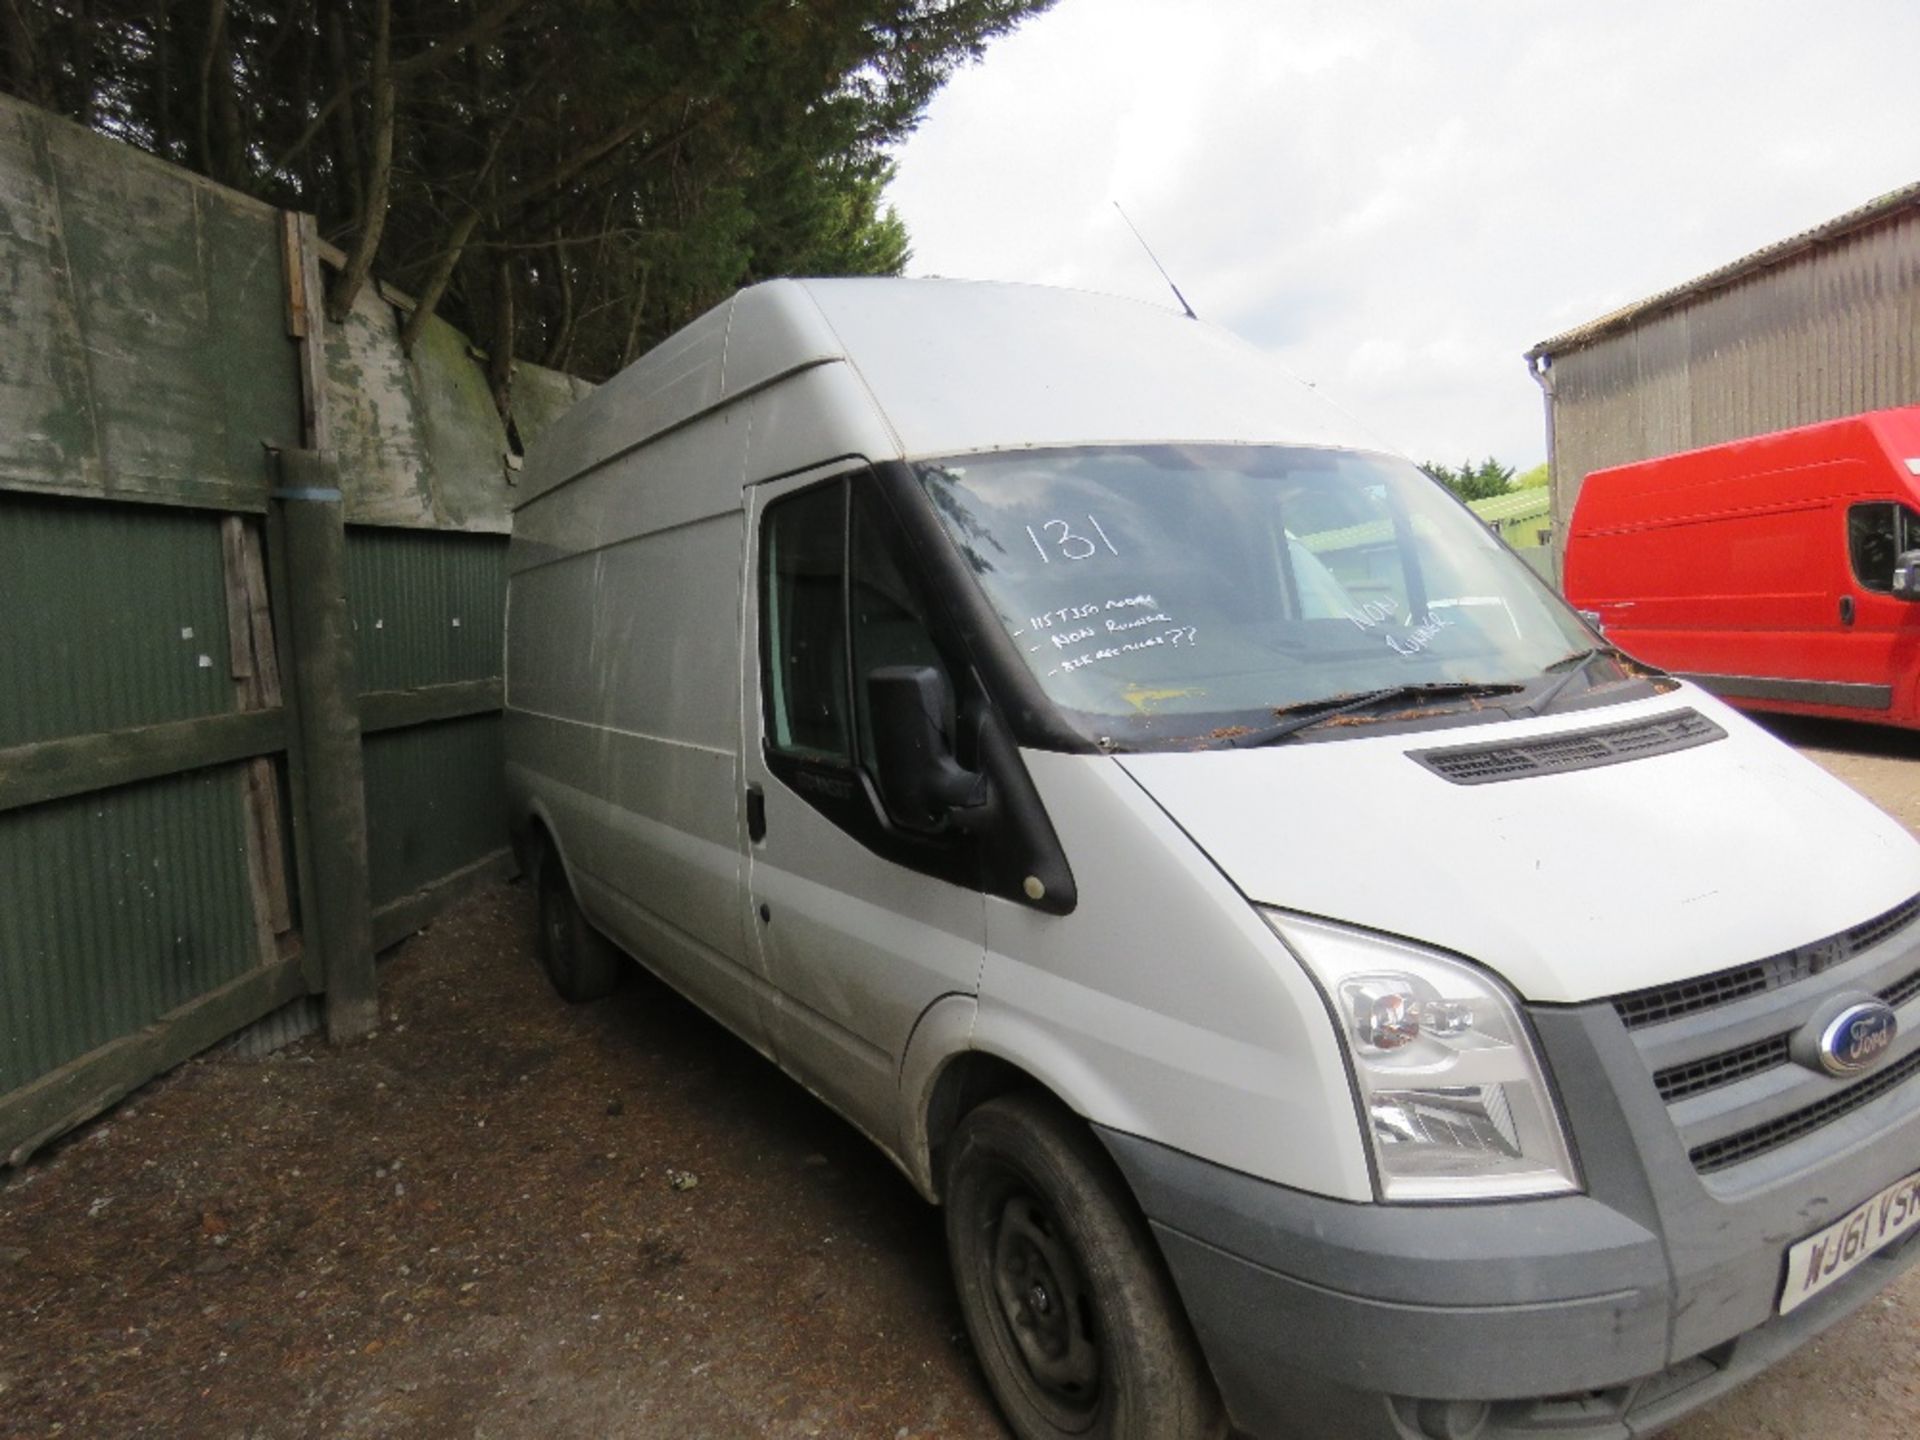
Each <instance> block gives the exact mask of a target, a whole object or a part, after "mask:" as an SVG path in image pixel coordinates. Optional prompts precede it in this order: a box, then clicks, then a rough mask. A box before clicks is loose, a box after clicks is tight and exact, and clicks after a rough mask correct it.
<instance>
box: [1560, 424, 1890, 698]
mask: <svg viewBox="0 0 1920 1440" xmlns="http://www.w3.org/2000/svg"><path fill="white" fill-rule="evenodd" d="M1915 458H1920V407H1910V408H1908V409H1906V410H1894V411H1883V412H1879V413H1877V414H1873V415H1865V416H1856V417H1853V418H1850V419H1846V420H1838V421H1832V422H1828V423H1825V424H1820V425H1809V426H1804V427H1801V428H1799V429H1796V430H1789V431H1782V432H1780V433H1778V434H1775V435H1766V436H1761V437H1758V438H1756V439H1751V440H1743V441H1737V442H1734V443H1731V444H1727V445H1718V446H1710V447H1707V448H1705V449H1701V450H1695V451H1689V452H1687V453H1684V454H1680V455H1673V456H1667V457H1664V458H1662V459H1659V460H1650V461H1645V462H1642V463H1640V464H1635V465H1625V466H1620V467H1618V468H1617V469H1613V470H1604V471H1598V472H1596V473H1595V474H1593V475H1591V476H1589V477H1588V478H1587V482H1586V484H1585V486H1584V487H1583V488H1582V491H1581V497H1580V502H1579V505H1578V508H1577V509H1576V511H1575V514H1574V518H1573V523H1572V526H1571V529H1570V535H1569V540H1568V548H1567V560H1566V566H1565V588H1566V593H1567V596H1568V598H1569V599H1571V600H1572V601H1573V603H1574V604H1576V605H1578V606H1580V607H1581V608H1583V609H1587V610H1591V611H1593V612H1595V613H1597V614H1598V615H1599V616H1600V619H1601V623H1602V624H1603V626H1604V627H1605V629H1606V632H1607V635H1608V637H1609V638H1610V639H1611V640H1613V641H1614V643H1616V644H1618V645H1620V646H1621V647H1622V648H1623V649H1625V650H1627V651H1628V652H1629V653H1631V654H1634V655H1637V656H1639V657H1640V658H1641V659H1643V660H1646V661H1648V662H1649V663H1651V664H1654V665H1658V666H1661V667H1662V668H1664V669H1668V670H1672V671H1675V672H1677V673H1680V674H1684V675H1687V676H1689V677H1692V678H1695V679H1698V680H1699V681H1700V682H1701V683H1702V684H1703V685H1705V686H1707V687H1708V688H1710V689H1712V690H1714V691H1716V692H1717V693H1719V694H1721V695H1723V696H1724V697H1726V698H1727V699H1729V700H1732V701H1734V702H1735V703H1737V704H1740V705H1743V706H1746V707H1748V708H1753V709H1761V710H1777V711H1785V712H1788V713H1795V714H1816V715H1836V716H1842V717H1846V718H1851V719H1875V720H1883V721H1893V722H1895V723H1900V724H1915V723H1920V709H1916V707H1915V703H1914V702H1915V694H1914V690H1915V679H1914V666H1915V664H1916V662H1920V606H1916V605H1913V604H1911V603H1909V602H1906V601H1901V600H1897V599H1895V598H1893V597H1892V596H1890V595H1887V594H1885V593H1884V592H1880V591H1876V590H1874V589H1871V588H1869V587H1868V586H1866V585H1864V584H1862V583H1861V581H1860V579H1859V577H1858V576H1857V575H1856V574H1855V573H1854V569H1853V566H1852V563H1851V560H1850V556H1849V549H1848V529H1847V517H1848V512H1849V510H1850V509H1851V508H1852V507H1854V506H1856V505H1860V504H1886V503H1893V504H1901V505H1906V506H1908V507H1909V508H1914V509H1920V500H1917V499H1916V494H1917V492H1920V475H1916V474H1915V472H1914V468H1913V467H1912V466H1909V465H1908V464H1907V463H1906V462H1907V460H1908V459H1915Z"/></svg>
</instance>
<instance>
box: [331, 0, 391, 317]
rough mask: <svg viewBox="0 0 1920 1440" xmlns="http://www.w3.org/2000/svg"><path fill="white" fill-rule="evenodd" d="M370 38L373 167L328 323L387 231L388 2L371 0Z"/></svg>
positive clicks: (341, 310) (350, 296)
mask: <svg viewBox="0 0 1920 1440" xmlns="http://www.w3.org/2000/svg"><path fill="white" fill-rule="evenodd" d="M373 14H374V22H373V24H374V37H373V157H372V160H373V163H372V165H371V167H370V168H369V170H368V172H367V190H366V202H365V203H364V204H363V205H362V206H361V210H360V233H359V235H358V236H356V237H355V239H354V243H353V251H352V253H351V254H349V255H348V257H347V268H346V269H345V270H344V271H342V272H341V274H340V278H339V279H338V280H336V281H335V282H334V285H333V291H332V293H331V294H329V295H328V297H327V308H328V310H329V311H330V312H331V313H332V315H333V318H334V319H335V320H336V321H338V320H344V319H346V318H347V316H348V315H349V314H351V313H352V311H353V302H354V300H355V299H356V298H357V297H358V296H359V294H360V289H361V287H362V286H364V285H365V284H366V283H367V277H368V276H369V275H371V274H372V273H373V258H374V256H375V255H377V254H378V253H379V251H380V237H381V235H382V234H384V233H385V231H386V228H387V203H388V200H389V199H390V198H391V195H392V190H393V124H394V84H393V74H392V68H391V67H390V66H389V65H388V63H387V61H388V58H389V56H390V54H391V50H392V40H393V0H375V4H374V12H373Z"/></svg>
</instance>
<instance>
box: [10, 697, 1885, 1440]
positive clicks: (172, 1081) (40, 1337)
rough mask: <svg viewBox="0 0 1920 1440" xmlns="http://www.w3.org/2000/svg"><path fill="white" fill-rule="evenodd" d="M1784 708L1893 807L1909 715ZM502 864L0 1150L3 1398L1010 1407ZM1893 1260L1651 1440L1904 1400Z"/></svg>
mask: <svg viewBox="0 0 1920 1440" xmlns="http://www.w3.org/2000/svg"><path fill="white" fill-rule="evenodd" d="M1780 728H1781V731H1782V733H1783V734H1785V735H1787V737H1788V738H1790V739H1792V740H1793V741H1794V742H1795V743H1797V744H1799V745H1801V746H1802V747H1803V748H1805V749H1806V750H1807V751H1808V753H1809V754H1811V755H1813V756H1814V758H1815V759H1817V760H1818V761H1820V763H1822V764H1824V765H1826V766H1827V767H1828V768H1829V769H1831V770H1833V771H1834V772H1835V773H1836V774H1839V775H1841V776H1842V777H1843V778H1845V779H1847V780H1848V781H1849V782H1850V783H1852V784H1854V785H1856V786H1859V787H1860V788H1862V789H1864V790H1866V791H1867V793H1869V794H1870V795H1872V796H1873V797H1874V798H1875V799H1876V800H1878V801H1879V803H1881V804H1882V805H1883V806H1885V807H1886V808H1887V809H1889V810H1890V811H1892V812H1893V813H1894V814H1896V815H1898V816H1899V817H1900V818H1901V819H1902V820H1904V821H1905V822H1906V823H1907V824H1908V825H1910V826H1915V827H1916V828H1920V736H1905V735H1897V734H1890V733H1887V732H1879V731H1873V730H1869V729H1865V728H1863V727H1842V726H1834V725H1826V726H1821V725H1813V724H1798V723H1796V724H1794V725H1792V726H1788V725H1784V724H1783V725H1782V726H1781V727H1780ZM532 944H533V934H532V925H531V906H530V903H529V900H528V897H527V895H526V892H525V891H524V889H522V888H520V887H516V886H497V887H495V888H493V889H490V890H487V891H485V892H483V893H482V894H480V895H479V896H477V897H476V898H475V899H474V900H472V901H471V902H469V903H467V904H465V905H463V906H461V907H460V908H459V909H458V910H456V911H454V912H453V913H451V914H449V915H448V916H446V917H445V918H444V919H442V920H441V921H440V922H439V923H437V924H436V925H435V926H434V927H433V928H432V929H431V930H429V931H428V932H426V933H425V934H423V935H421V936H418V937H416V938H415V939H413V940H411V941H409V942H407V943H406V944H405V945H404V946H402V947H400V948H399V949H398V950H397V951H396V952H394V953H393V955H392V956H391V957H390V958H389V959H388V961H387V962H386V965H385V968H384V970H383V974H382V994H383V999H384V1008H385V1010H386V1013H387V1023H386V1024H385V1025H384V1027H383V1028H382V1030H381V1032H380V1033H379V1035H378V1036H377V1037H375V1038H374V1039H373V1040H371V1041H369V1042H366V1043H364V1044H361V1045H357V1046H353V1047H350V1048H347V1049H344V1050H333V1049H329V1048H328V1047H326V1046H324V1045H322V1044H319V1043H317V1042H309V1043H306V1044H302V1045H298V1046H294V1047H291V1048H290V1049H288V1050H285V1051H282V1052H281V1053H280V1054H278V1055H276V1056H273V1057H270V1058H268V1059H265V1060H243V1059H239V1058H236V1057H234V1056H231V1055H214V1056H208V1057H203V1058H202V1059H200V1060H198V1061H195V1062H193V1063H191V1064H189V1065H186V1066H183V1067H182V1068H181V1069H179V1070H177V1071H175V1072H174V1073H173V1074H172V1075H170V1076H167V1077H165V1078H164V1079H162V1080H160V1081H158V1082H156V1083H155V1084H153V1085H151V1086H149V1087H147V1089H146V1090H145V1091H143V1092H142V1093H140V1094H139V1095H137V1096H135V1097H134V1098H133V1099H131V1100H130V1101H128V1102H127V1103H125V1104H123V1105H122V1106H120V1107H119V1108H118V1109H117V1110H115V1111H113V1112H111V1113H110V1114H108V1115H107V1116H106V1117H104V1118H103V1119H102V1120H100V1121H98V1122H96V1123H95V1124H93V1125H91V1126H89V1127H87V1128H85V1129H83V1130H82V1131H80V1132H78V1133H77V1134H76V1135H74V1136H72V1137H70V1138H69V1139H68V1140H67V1141H66V1142H64V1143H63V1144H62V1145H60V1146H59V1147H57V1148H56V1149H54V1150H53V1151H51V1152H50V1153H48V1154H46V1155H44V1156H42V1157H41V1158H40V1159H38V1160H36V1161H35V1162H33V1163H31V1164H30V1165H28V1166H26V1167H24V1168H23V1169H21V1170H19V1171H17V1172H14V1173H13V1174H11V1175H10V1176H9V1177H8V1178H7V1179H6V1181H5V1183H4V1187H3V1188H0V1316H4V1317H5V1318H6V1324H5V1327H4V1329H0V1435H4V1436H9V1437H11V1436H40V1435H58V1434H65V1435H73V1436H88V1437H92V1436H120V1435H156V1436H181V1435H190V1436H195V1437H211V1440H223V1437H233V1440H241V1437H246V1440H277V1437H301V1436H330V1437H331V1436H339V1437H377V1436H396V1437H397V1436H406V1437H414V1436H419V1437H427V1440H431V1437H441V1436H445V1437H454V1436H460V1437H469V1436H471V1437H502V1440H505V1437H541V1440H545V1437H596V1440H598V1437H607V1440H614V1437H663V1440H664V1437H683V1436H684V1437H691V1436H698V1437H714V1440H731V1437H748V1436H767V1437H801V1436H827V1437H848V1440H858V1437H875V1440H909V1437H931V1436H941V1437H953V1440H974V1437H979V1440H985V1437H996V1436H1002V1435H1003V1434H1004V1431H1003V1430H1002V1428H1001V1427H1000V1425H999V1424H998V1422H997V1421H996V1419H995V1418H994V1413H993V1409H992V1405H991V1402H990V1401H989V1400H988V1398H987V1395H986V1392H985V1389H984V1386H983V1384H982V1382H981V1379H980V1376H979V1373H978V1371H977V1370H976V1368H975V1367H974V1364H973V1361H972V1359H971V1357H970V1356H969V1354H968V1352H967V1346H966V1343H965V1340H964V1338H963V1337H962V1335H961V1329H960V1321H959V1315H958V1313H957V1311H956V1309H955V1305H954V1300H953V1294H952V1287H951V1284H950V1282H949V1280H948V1278H947V1273H946V1269H945V1262H944V1258H943V1247H942V1243H941V1236H940V1225H939V1219H938V1216H937V1215H936V1213H935V1212H934V1211H932V1210H931V1209H929V1208H928V1207H927V1206H925V1205H924V1204H923V1203H922V1202H921V1201H920V1200H919V1199H918V1198H917V1197H916V1196H915V1195H914V1194H913V1192H912V1191H911V1190H910V1189H909V1188H908V1186H907V1184H906V1182H905V1181H904V1180H902V1179H901V1178H900V1177H899V1175H898V1174H897V1173H896V1172H895V1171H894V1170H893V1169H892V1168H891V1166H889V1165H888V1164H887V1163H886V1162H885V1161H884V1160H883V1159H881V1158H880V1156H879V1154H878V1153H877V1152H876V1151H874V1150H873V1149H872V1147H871V1146H869V1145H868V1144H867V1143H866V1142H865V1141H864V1140H863V1139H861V1138H860V1137H859V1136H858V1135H856V1134H855V1133H854V1132H853V1131H852V1130H851V1129H849V1128H848V1127H847V1126H845V1125H844V1124H842V1123H841V1122H840V1121H838V1120H837V1119H835V1118H834V1117H833V1116H832V1115H831V1114H829V1113H828V1112H827V1111H826V1110H825V1108H824V1107H822V1106H820V1105H819V1104H818V1103H816V1102H815V1101H813V1100H812V1099H811V1098H810V1097H808V1096H807V1095H806V1094H805V1093H804V1092H803V1091H801V1090H800V1089H799V1088H798V1087H797V1086H795V1085H793V1084H791V1083H790V1082H788V1081H787V1080H785V1079H783V1078H782V1077H781V1076H780V1075H779V1074H778V1072H777V1071H775V1070H774V1069H773V1068H772V1067H771V1066H770V1065H768V1064H767V1063H766V1062H765V1061H763V1060H761V1059H760V1058H759V1057H758V1056H757V1055H755V1054H754V1053H753V1052H751V1051H750V1050H748V1049H746V1048H745V1047H744V1046H742V1045H740V1044H739V1043H738V1042H736V1041H734V1040H733V1039H732V1038H731V1037H729V1036H728V1035H726V1034H725V1033H723V1032H722V1031H720V1030H719V1029H718V1028H717V1027H716V1026H714V1025H713V1024H712V1023H710V1022H709V1021H707V1020H706V1019H705V1018H704V1017H703V1016H701V1015H700V1014H699V1013H698V1012H697V1011H695V1010H693V1009H692V1008H691V1007H690V1006H688V1005H686V1004H685V1003H684V1002H682V1001H680V1000H679V999H677V998H676V997H674V996H673V995H671V994H670V993H668V992H666V991H665V990H663V989H662V988H660V987H659V986H658V985H655V984H653V983H651V982H650V981H647V980H646V979H645V978H643V977H639V976H636V977H635V978H634V979H633V981H632V982H631V983H630V984H628V985H627V986H626V987H625V988H624V989H623V990H622V991H621V993H620V994H618V995H617V996H615V997H614V998H613V999H611V1000H608V1001H605V1002H602V1003H600V1004H597V1005H592V1006H587V1007H583V1008H578V1009H574V1008H569V1007H567V1006H565V1005H563V1004H561V1003H560V1002H559V1001H557V1000H555V999H554V998H553V997H552V995H551V992H550V991H549V990H548V989H547V988H546V985H545V983H544V981H542V980H541V978H540V977H539V975H538V973H537V971H536V969H535V967H534V964H533V961H532V960H531V958H530V957H531V954H532ZM1917 1327H1920V1274H1915V1275H1910V1276H1908V1277H1907V1279H1906V1281H1905V1282H1904V1283H1903V1284H1902V1285H1900V1286H1899V1287H1897V1288H1896V1289H1895V1290H1894V1291H1892V1292H1891V1293H1889V1294H1888V1295H1887V1296H1884V1297H1882V1298H1881V1299H1879V1300H1876V1301H1874V1302H1872V1303H1871V1304H1869V1305H1868V1307H1867V1308H1866V1309H1865V1310H1863V1311H1861V1312H1860V1313H1858V1314H1857V1315H1855V1316H1854V1317H1853V1318H1852V1319H1850V1320H1849V1321H1847V1322H1846V1323H1844V1324H1843V1325H1841V1326H1839V1327H1837V1328H1836V1329H1835V1330H1833V1331H1832V1332H1830V1333H1829V1334H1828V1335H1827V1336H1825V1337H1824V1338H1823V1339H1822V1340H1821V1341H1819V1342H1818V1343H1816V1344H1815V1345H1813V1346H1810V1347H1808V1348H1807V1349H1805V1350H1803V1351H1801V1352H1800V1353H1799V1354H1798V1355H1796V1356H1795V1357H1793V1358H1792V1359H1791V1360H1789V1361H1788V1362H1787V1363H1786V1364H1784V1365H1782V1366H1780V1367H1779V1368H1777V1369H1776V1370H1774V1371H1773V1372H1771V1373H1769V1374H1768V1375H1766V1376H1764V1377H1762V1378H1761V1379H1760V1380H1758V1381H1756V1382H1754V1383H1753V1384H1750V1385H1748V1386H1747V1387H1746V1388H1745V1389H1743V1390H1741V1391H1739V1392H1737V1393H1736V1394H1735V1395H1733V1396H1732V1397H1730V1398H1729V1399H1728V1400H1727V1401H1725V1402H1723V1403H1722V1404H1720V1405H1719V1406H1717V1407H1715V1408H1714V1409H1713V1410H1712V1411H1710V1412H1709V1413H1707V1414H1704V1415H1702V1416H1699V1417H1696V1418H1695V1419H1693V1420H1691V1421H1689V1422H1688V1423H1687V1424H1685V1425H1683V1426H1681V1427H1680V1428H1678V1429H1676V1430H1674V1431H1671V1432H1669V1433H1670V1434H1671V1435H1672V1436H1673V1437H1675V1440H1736V1437H1737V1440H1759V1437H1768V1440H1789V1437H1803V1436H1812V1435H1821V1434H1841V1433H1843V1434H1846V1435H1848V1436H1849V1437H1851V1440H1896V1437H1897V1440H1911V1437H1912V1436H1914V1435H1916V1434H1920V1360H1916V1353H1915V1347H1914V1342H1913V1336H1914V1333H1915V1331H1916V1328H1917Z"/></svg>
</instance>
